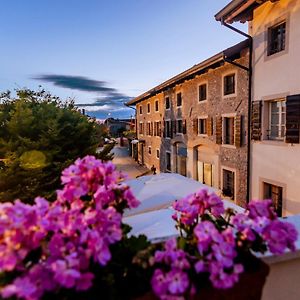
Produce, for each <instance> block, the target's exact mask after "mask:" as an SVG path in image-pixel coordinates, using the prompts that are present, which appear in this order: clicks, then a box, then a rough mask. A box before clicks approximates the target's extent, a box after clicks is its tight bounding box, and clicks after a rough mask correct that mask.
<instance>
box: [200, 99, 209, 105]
mask: <svg viewBox="0 0 300 300" xmlns="http://www.w3.org/2000/svg"><path fill="white" fill-rule="evenodd" d="M207 102H208V101H207V99H206V100H198V103H199V104H202V103H207Z"/></svg>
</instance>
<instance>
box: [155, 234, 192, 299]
mask: <svg viewBox="0 0 300 300" xmlns="http://www.w3.org/2000/svg"><path fill="white" fill-rule="evenodd" d="M152 263H155V264H157V265H159V266H160V267H159V268H157V269H155V271H154V274H153V276H152V280H151V284H152V287H153V291H154V293H155V294H156V295H157V296H159V297H160V299H163V300H171V299H177V300H180V299H185V296H186V295H192V294H194V292H195V288H194V287H193V286H192V285H191V283H190V281H189V276H188V271H189V269H190V268H191V265H190V262H189V259H188V254H187V253H186V252H185V251H183V250H181V249H177V243H176V239H171V240H169V241H167V242H166V243H165V249H164V250H163V251H161V250H158V251H156V252H155V256H154V259H153V261H152ZM175 297H176V298H175Z"/></svg>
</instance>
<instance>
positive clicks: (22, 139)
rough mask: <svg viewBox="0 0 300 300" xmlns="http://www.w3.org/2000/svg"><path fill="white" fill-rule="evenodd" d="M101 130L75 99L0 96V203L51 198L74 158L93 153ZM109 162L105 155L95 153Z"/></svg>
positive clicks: (31, 93)
mask: <svg viewBox="0 0 300 300" xmlns="http://www.w3.org/2000/svg"><path fill="white" fill-rule="evenodd" d="M103 133H104V126H103V125H102V126H101V125H99V124H97V123H96V122H95V121H94V120H92V119H90V118H88V117H87V116H83V115H82V114H81V113H80V112H79V111H78V110H77V109H76V108H75V107H74V103H73V101H67V102H62V101H61V100H60V99H59V98H58V97H55V96H52V95H51V94H49V93H47V92H45V91H44V90H39V91H32V90H28V89H23V90H18V91H17V92H16V97H12V96H11V94H10V93H9V92H7V93H3V94H2V95H0V159H1V165H0V201H12V200H13V199H16V198H21V199H22V200H23V201H25V202H30V201H32V199H33V198H34V197H36V196H37V195H40V196H45V197H47V198H48V199H49V200H53V199H54V197H55V190H56V189H58V188H59V187H60V182H59V174H60V173H61V171H62V170H63V169H64V168H65V167H66V166H68V165H69V164H70V163H72V162H74V161H75V159H76V158H77V157H80V156H84V155H87V154H93V155H95V153H96V149H97V147H98V144H99V142H100V140H101V138H102V136H103ZM99 156H101V158H102V159H110V156H109V155H108V151H106V152H105V153H102V154H99Z"/></svg>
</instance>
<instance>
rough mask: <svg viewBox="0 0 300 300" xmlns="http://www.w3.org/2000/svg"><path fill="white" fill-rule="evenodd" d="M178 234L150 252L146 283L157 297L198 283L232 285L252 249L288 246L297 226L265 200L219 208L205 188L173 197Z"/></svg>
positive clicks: (175, 295) (189, 290) (184, 295)
mask: <svg viewBox="0 0 300 300" xmlns="http://www.w3.org/2000/svg"><path fill="white" fill-rule="evenodd" d="M173 208H174V209H175V214H174V215H173V219H174V220H175V221H176V226H177V228H178V230H179V232H180V237H179V238H177V239H175V238H174V239H171V240H169V241H167V242H166V243H165V245H164V249H162V250H158V251H156V252H155V254H154V258H153V259H152V264H153V265H154V268H155V270H154V273H153V277H152V281H151V283H152V288H153V291H154V293H155V294H156V295H157V296H158V297H159V298H160V299H165V300H166V299H189V298H190V297H191V296H193V295H195V294H196V293H197V292H199V290H200V292H199V294H200V295H201V283H202V286H203V284H205V285H207V284H211V285H212V286H213V287H214V288H217V289H228V288H232V287H233V286H234V285H235V284H236V283H237V282H238V281H239V278H240V275H241V274H242V273H243V272H244V271H245V269H246V267H247V259H249V255H251V253H252V252H261V253H264V252H265V251H267V250H269V251H270V252H272V253H274V254H282V253H283V252H284V251H285V249H286V248H288V249H291V250H294V249H295V241H296V240H297V231H296V229H295V228H294V226H293V225H292V224H290V223H288V222H284V221H280V220H279V219H278V218H277V215H276V213H275V212H274V208H273V206H272V201H271V200H264V201H251V202H250V203H249V205H248V207H247V209H246V210H245V211H244V212H242V213H236V212H234V211H233V210H232V209H227V210H225V208H224V205H223V202H222V200H221V199H220V198H219V197H218V196H217V195H215V194H208V192H207V191H206V190H200V191H199V192H197V193H195V194H192V195H189V196H187V197H185V198H183V199H181V200H179V201H177V202H175V203H174V205H173Z"/></svg>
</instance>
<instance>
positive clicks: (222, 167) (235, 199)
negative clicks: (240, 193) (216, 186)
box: [221, 166, 237, 203]
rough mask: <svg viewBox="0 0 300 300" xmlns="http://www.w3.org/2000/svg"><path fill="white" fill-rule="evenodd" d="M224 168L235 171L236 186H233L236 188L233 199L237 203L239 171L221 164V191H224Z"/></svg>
mask: <svg viewBox="0 0 300 300" xmlns="http://www.w3.org/2000/svg"><path fill="white" fill-rule="evenodd" d="M223 170H226V171H230V172H233V173H234V187H233V188H234V195H233V199H232V201H234V202H235V203H236V201H237V198H236V192H237V189H236V187H237V171H236V169H234V168H230V167H225V166H221V191H222V193H223V185H224V179H223V177H224V176H223Z"/></svg>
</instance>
